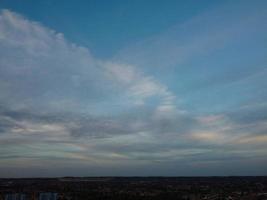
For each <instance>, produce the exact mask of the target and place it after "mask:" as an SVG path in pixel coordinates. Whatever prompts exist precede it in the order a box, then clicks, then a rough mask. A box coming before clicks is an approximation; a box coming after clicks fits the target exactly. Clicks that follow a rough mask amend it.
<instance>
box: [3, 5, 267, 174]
mask: <svg viewBox="0 0 267 200" xmlns="http://www.w3.org/2000/svg"><path fill="white" fill-rule="evenodd" d="M194 23H196V22H194ZM194 23H193V24H194ZM221 34H222V35H223V33H221ZM221 34H219V36H218V35H215V39H216V38H217V36H218V38H220V36H221ZM204 36H205V34H203V37H204ZM201 38H202V37H201ZM218 38H217V39H218ZM165 39H166V38H165ZM215 39H214V40H215ZM164 41H165V40H163V42H161V40H160V41H159V43H165V42H164ZM195 42H196V41H195ZM206 43H207V46H209V45H210V44H209V40H208V36H205V40H204V41H203V43H201V44H203V45H204V46H206ZM168 44H169V43H168ZM197 44H198V42H196V44H193V50H194V52H198V51H199V49H198V47H197ZM159 45H160V46H161V45H162V44H159ZM174 46H175V44H174ZM189 46H190V45H189ZM209 48H210V47H209ZM209 48H208V49H209ZM185 49H186V48H185ZM189 49H191V47H190V48H189ZM190 51H191V50H190ZM168 52H169V53H170V52H171V50H170V51H167V52H166V54H168ZM194 52H193V53H194ZM187 53H188V54H190V52H187V51H185V54H187ZM156 55H157V54H156ZM175 55H176V54H175ZM175 55H174V54H172V55H168V56H167V57H168V59H169V56H175ZM185 57H187V56H185ZM189 57H190V56H189ZM163 60H164V59H163ZM176 61H177V60H174V61H173V62H176ZM161 63H162V62H161ZM152 74H153V73H151V74H150V73H148V72H147V70H145V69H144V70H142V69H141V68H140V66H139V65H138V64H137V65H131V64H127V63H124V62H121V60H120V59H118V58H116V59H114V60H100V59H98V58H95V57H94V56H93V55H92V54H91V53H90V50H88V49H87V48H85V47H81V46H77V45H76V44H73V43H71V42H69V41H68V40H67V39H66V38H65V37H64V35H63V34H62V33H57V32H55V31H54V30H51V29H49V28H46V27H45V26H44V25H42V24H40V23H37V22H33V21H31V20H29V19H26V18H24V17H23V16H21V15H19V14H17V13H14V12H12V11H9V10H2V11H1V14H0V152H1V155H2V156H0V157H1V161H0V163H1V167H0V168H1V170H0V171H8V168H9V167H10V165H12V166H20V167H21V168H25V169H27V168H28V170H36V171H38V170H41V171H42V170H44V168H47V170H48V171H49V170H51V166H53V165H52V164H56V169H57V171H58V172H60V174H61V173H63V172H64V173H67V172H68V173H70V172H72V173H73V171H72V170H74V169H81V172H83V173H88V169H91V170H92V171H94V172H97V173H102V174H103V172H108V173H110V174H112V172H111V170H110V169H109V168H111V167H114V168H113V169H114V170H115V171H116V173H117V174H120V173H121V170H123V173H125V174H127V172H128V173H130V172H132V173H134V172H135V173H136V170H137V169H138V170H137V171H139V172H140V171H142V172H145V173H148V174H149V173H152V172H155V173H159V172H160V171H161V170H163V171H164V170H165V171H166V173H167V171H168V170H170V169H172V170H174V171H175V169H174V168H175V167H177V166H179V163H185V166H187V167H189V168H188V169H184V168H183V167H180V168H179V169H181V170H182V171H183V172H186V171H187V172H188V171H189V170H192V169H193V168H194V166H193V165H195V166H196V165H198V164H199V163H200V162H201V164H202V165H205V164H207V163H209V162H217V161H218V162H223V161H224V160H231V159H236V158H240V159H243V158H249V159H251V157H252V156H255V158H258V157H262V156H264V155H266V153H264V150H265V146H264V144H261V146H260V148H258V149H257V150H258V151H255V152H252V153H251V154H250V155H249V156H245V155H246V154H247V151H248V149H247V147H245V145H246V144H250V145H257V144H258V142H259V141H261V140H265V134H266V117H265V113H266V112H265V110H266V109H265V107H266V105H262V106H259V107H257V106H256V108H255V107H253V108H251V107H249V106H251V105H249V106H248V107H244V108H242V107H241V108H239V107H238V108H236V109H235V110H231V111H222V112H219V111H218V112H216V113H213V112H211V113H209V112H206V113H197V112H194V111H192V110H191V111H189V110H188V109H185V108H183V107H182V106H181V105H180V104H179V102H180V100H181V96H177V95H176V93H174V92H173V91H171V90H170V88H169V87H168V86H167V85H165V84H163V83H162V81H161V79H160V78H156V77H155V76H153V75H152ZM179 83H180V79H178V78H177V80H176V81H175V84H179ZM256 143H257V144H256ZM198 162H199V163H198ZM40 163H42V164H40ZM43 163H44V164H43ZM41 165H42V166H41ZM65 166H68V170H67V171H64V170H63V171H61V170H62V169H65ZM151 166H152V168H153V170H155V171H153V170H152V171H151V170H150V169H151ZM190 166H191V167H190ZM192 166H193V167H192ZM185 168H186V167H185ZM11 171H12V170H11ZM26 171H27V170H26ZM51 171H52V170H51ZM51 171H50V172H49V173H50V174H53V173H54V172H51ZM78 171H79V170H78ZM12 173H14V174H16V173H15V172H14V169H13V172H12ZM79 173H80V171H79ZM175 173H178V172H177V169H176V171H175ZM175 173H174V174H175ZM74 174H75V173H74Z"/></svg>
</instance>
